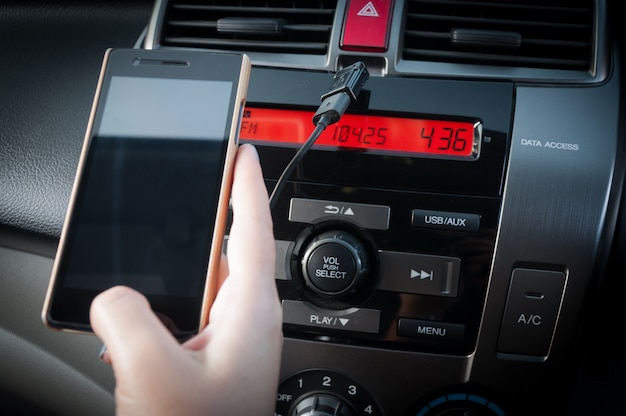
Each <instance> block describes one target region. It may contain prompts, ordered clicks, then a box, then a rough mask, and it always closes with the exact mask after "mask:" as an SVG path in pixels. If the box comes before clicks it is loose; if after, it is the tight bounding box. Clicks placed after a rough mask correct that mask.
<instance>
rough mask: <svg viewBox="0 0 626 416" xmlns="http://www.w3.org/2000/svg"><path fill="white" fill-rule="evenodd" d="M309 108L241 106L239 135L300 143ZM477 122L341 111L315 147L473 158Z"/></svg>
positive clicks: (478, 132)
mask: <svg viewBox="0 0 626 416" xmlns="http://www.w3.org/2000/svg"><path fill="white" fill-rule="evenodd" d="M313 115H314V111H305V110H287V109H273V108H256V107H250V106H248V107H246V109H245V111H244V115H243V119H242V124H241V131H240V136H239V137H240V139H241V140H243V141H256V142H260V143H263V144H269V145H277V146H299V145H301V144H303V143H304V142H305V141H306V140H307V138H308V137H309V135H310V134H311V132H312V131H313V129H314V128H315V126H314V125H313V122H312V121H311V120H312V118H313ZM481 140H482V123H481V122H480V121H476V120H474V121H459V120H451V119H427V118H413V117H404V116H403V117H397V116H384V115H369V114H367V115H365V114H345V115H344V116H343V117H342V118H341V120H339V122H337V123H335V124H331V125H330V126H328V127H327V128H326V130H324V131H323V132H322V133H321V135H320V136H319V138H318V139H317V141H316V142H315V145H314V147H315V148H332V149H337V148H339V149H354V150H360V151H367V152H369V153H378V154H391V155H402V156H418V157H419V156H421V157H436V158H450V159H461V160H476V159H477V158H478V157H479V155H480V143H481Z"/></svg>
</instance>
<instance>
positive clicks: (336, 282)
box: [301, 231, 369, 295]
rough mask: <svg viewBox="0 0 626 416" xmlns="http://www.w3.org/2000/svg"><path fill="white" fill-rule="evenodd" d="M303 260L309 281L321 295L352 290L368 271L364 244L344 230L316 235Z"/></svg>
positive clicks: (303, 269) (305, 276)
mask: <svg viewBox="0 0 626 416" xmlns="http://www.w3.org/2000/svg"><path fill="white" fill-rule="evenodd" d="M301 262H302V273H303V275H304V279H305V281H306V283H307V285H308V286H309V287H310V288H311V289H313V290H314V291H315V292H318V293H320V294H322V295H340V294H344V293H346V292H348V291H349V290H351V291H352V290H353V289H355V288H356V287H358V286H359V284H360V283H362V280H364V278H365V277H366V275H367V273H368V271H369V269H368V263H369V261H368V258H367V254H366V250H365V246H364V245H363V243H361V242H360V241H359V239H358V238H356V237H354V236H353V235H351V234H349V233H347V232H345V231H327V232H324V233H321V234H320V235H318V236H317V237H315V238H314V239H313V240H312V241H311V243H310V244H309V246H308V247H307V249H306V251H305V252H304V255H303V256H302V260H301Z"/></svg>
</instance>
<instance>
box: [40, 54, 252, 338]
mask: <svg viewBox="0 0 626 416" xmlns="http://www.w3.org/2000/svg"><path fill="white" fill-rule="evenodd" d="M249 73H250V61H249V59H248V57H247V56H246V55H242V54H228V53H226V54H219V53H209V52H206V53H203V52H179V51H167V50H140V49H111V50H108V51H107V52H106V54H105V57H104V62H103V66H102V71H101V74H100V79H99V82H98V87H97V91H96V96H95V99H94V104H93V107H92V111H91V117H90V120H89V124H88V128H87V133H86V136H85V141H84V145H83V149H82V153H81V157H80V161H79V164H78V170H77V174H76V179H75V183H74V187H73V190H72V195H71V198H70V204H69V207H68V211H67V216H66V218H65V223H64V227H63V230H62V234H61V238H60V241H59V246H58V250H57V255H56V258H55V262H54V266H53V271H52V276H51V279H50V284H49V288H48V293H47V295H46V300H45V303H44V308H43V313H42V315H43V316H42V317H43V320H44V323H45V324H46V325H47V326H49V327H50V328H53V329H59V330H65V331H71V332H85V333H92V332H93V331H92V328H91V325H90V323H89V308H90V305H91V302H92V300H93V299H94V297H95V296H96V295H97V294H98V293H100V292H102V291H103V290H105V289H107V288H110V287H113V286H115V285H125V286H130V287H132V288H134V289H136V290H138V291H140V292H141V293H143V294H144V295H145V296H146V297H147V298H148V300H149V301H150V304H151V307H152V309H153V310H154V311H155V312H156V313H157V315H159V316H160V317H161V319H162V320H163V322H165V323H166V324H167V326H168V327H169V329H170V330H171V331H172V333H173V334H174V335H175V336H177V337H178V338H186V337H188V336H191V335H193V334H195V333H197V332H198V331H199V330H200V329H201V328H202V327H203V326H205V325H206V324H207V322H208V313H209V309H210V306H211V303H212V301H213V299H214V297H215V294H216V291H217V276H216V274H217V273H218V268H219V261H220V258H221V253H222V240H223V237H224V229H225V226H226V220H227V215H228V203H229V198H230V187H231V182H232V169H233V164H234V159H235V154H236V149H237V145H238V135H239V128H240V122H241V121H240V120H241V116H242V113H243V109H244V105H245V98H246V93H247V87H248V79H249ZM129 319H132V317H129Z"/></svg>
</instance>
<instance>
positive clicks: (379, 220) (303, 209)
mask: <svg viewBox="0 0 626 416" xmlns="http://www.w3.org/2000/svg"><path fill="white" fill-rule="evenodd" d="M390 211H391V209H390V208H389V207H388V206H384V205H370V204H357V203H352V202H337V201H323V200H317V199H303V198H292V199H291V204H290V206H289V221H291V222H302V223H306V224H317V223H319V222H322V221H325V220H341V221H348V222H352V223H354V224H356V225H358V226H360V227H363V228H369V229H371V230H387V229H389V215H390Z"/></svg>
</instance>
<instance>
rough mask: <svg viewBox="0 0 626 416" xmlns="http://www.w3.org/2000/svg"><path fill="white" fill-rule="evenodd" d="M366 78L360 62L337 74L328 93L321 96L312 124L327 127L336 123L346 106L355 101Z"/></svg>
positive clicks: (362, 64) (365, 69) (363, 67)
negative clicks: (321, 124)
mask: <svg viewBox="0 0 626 416" xmlns="http://www.w3.org/2000/svg"><path fill="white" fill-rule="evenodd" d="M368 78H369V72H367V68H366V67H365V64H364V63H363V62H361V61H359V62H356V63H354V64H352V65H350V66H347V67H345V68H344V69H342V70H341V71H339V72H337V73H336V74H335V77H334V78H333V84H332V85H331V86H330V88H329V90H328V92H327V93H325V94H324V95H322V104H320V106H319V108H318V109H317V112H316V113H315V115H314V116H313V124H315V125H318V124H319V123H320V122H321V123H323V124H324V126H325V127H327V126H329V125H331V124H333V123H336V122H338V121H339V119H340V118H341V116H342V115H343V114H344V113H345V112H346V110H347V109H348V106H349V105H350V104H351V103H352V102H353V101H356V99H357V96H358V95H359V92H361V88H362V87H363V84H365V82H366V81H367V80H368Z"/></svg>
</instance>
